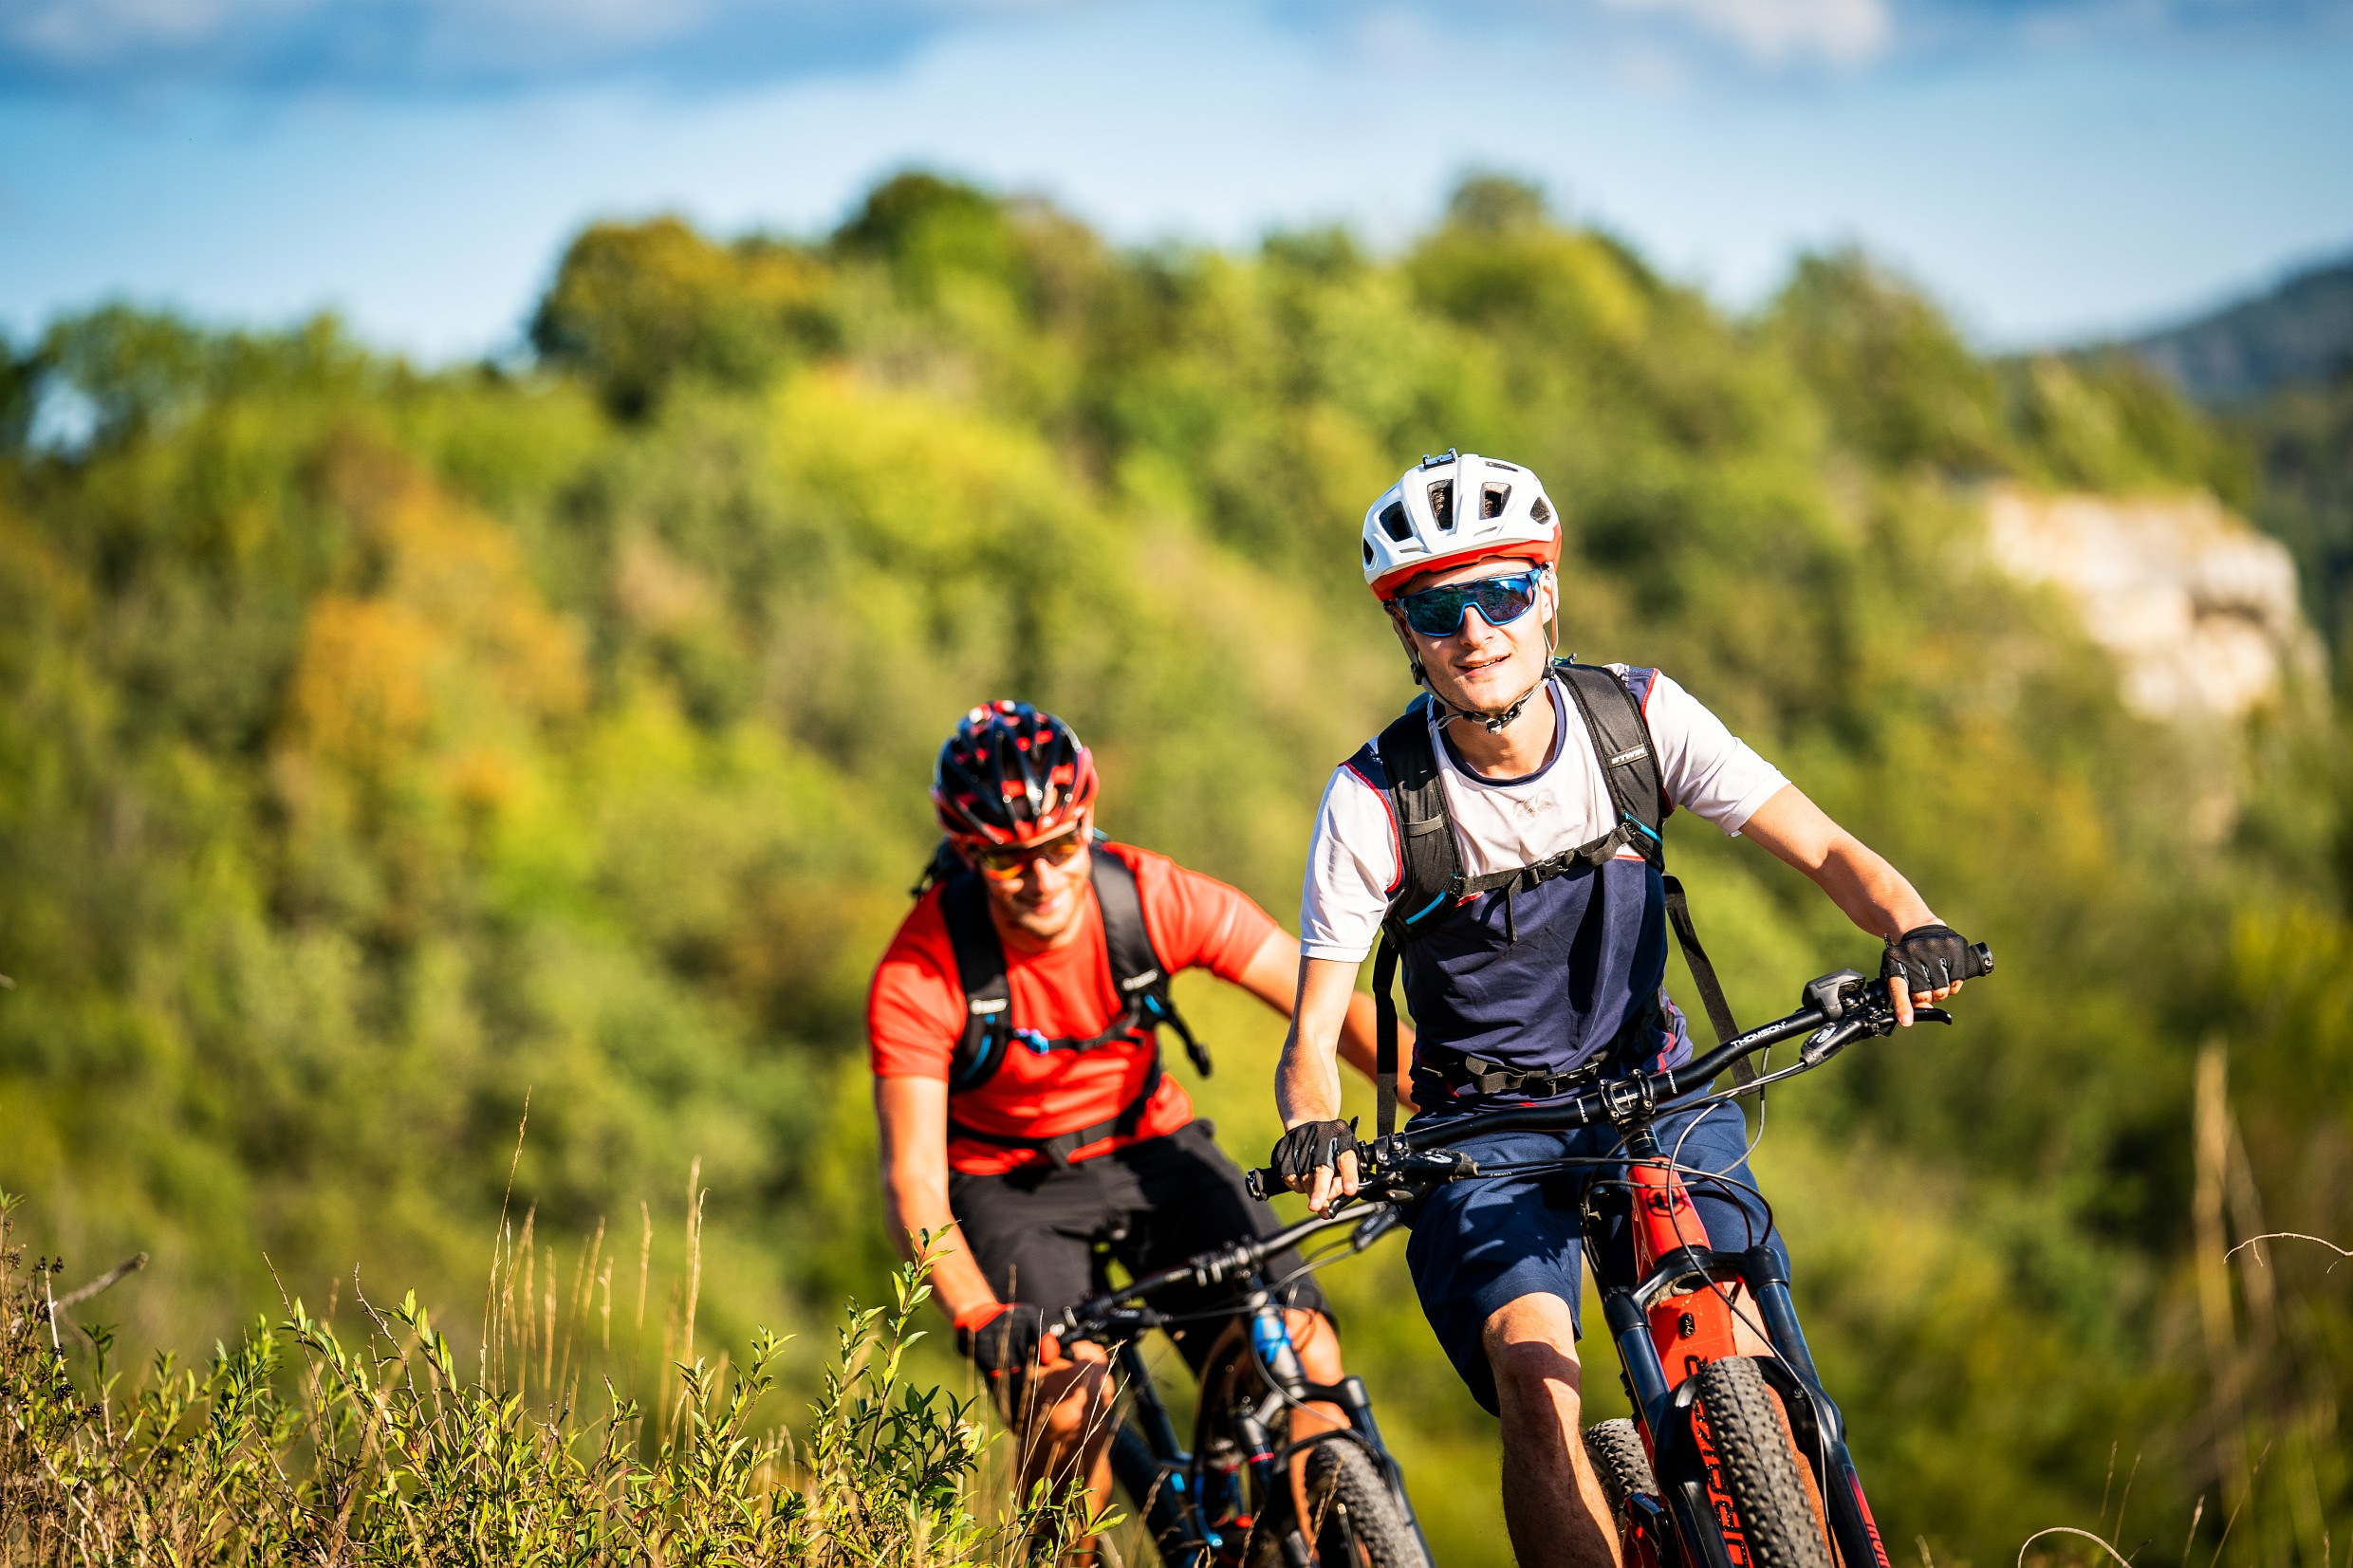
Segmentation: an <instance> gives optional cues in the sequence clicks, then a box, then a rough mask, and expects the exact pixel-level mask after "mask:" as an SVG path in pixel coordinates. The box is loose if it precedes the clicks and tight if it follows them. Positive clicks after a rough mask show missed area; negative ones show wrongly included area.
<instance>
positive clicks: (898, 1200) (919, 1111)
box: [874, 1078, 997, 1319]
mask: <svg viewBox="0 0 2353 1568" xmlns="http://www.w3.org/2000/svg"><path fill="white" fill-rule="evenodd" d="M874 1111H875V1118H876V1120H877V1121H878V1122H880V1125H881V1129H882V1202H883V1207H884V1208H886V1209H888V1210H889V1214H890V1227H891V1236H892V1238H893V1239H894V1240H895V1241H896V1242H897V1243H898V1244H899V1256H900V1257H902V1258H906V1259H909V1260H913V1259H914V1257H915V1238H916V1235H917V1233H919V1232H924V1231H928V1232H930V1233H931V1238H932V1246H931V1257H932V1290H933V1294H934V1297H935V1299H936V1300H937V1301H938V1302H939V1304H940V1306H941V1307H942V1308H944V1309H945V1310H946V1312H947V1314H948V1316H949V1317H950V1318H952V1319H953V1318H954V1317H956V1316H957V1315H958V1314H960V1313H962V1312H964V1311H965V1310H966V1309H968V1308H971V1307H975V1306H986V1305H987V1304H988V1303H990V1302H991V1301H995V1300H996V1299H997V1294H996V1292H995V1291H994V1290H992V1289H991V1288H990V1286H989V1281H988V1277H987V1276H986V1275H984V1274H982V1273H981V1271H980V1265H979V1264H975V1263H974V1262H973V1254H972V1251H971V1249H970V1248H968V1247H966V1246H965V1245H964V1243H963V1239H962V1238H961V1237H960V1236H959V1235H958V1234H957V1233H956V1231H955V1228H954V1227H955V1214H954V1210H953V1209H951V1208H949V1207H948V1085H947V1082H946V1081H945V1080H944V1079H936V1078H879V1079H875V1080H874Z"/></svg>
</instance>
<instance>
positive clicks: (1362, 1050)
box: [1237, 926, 1414, 1111]
mask: <svg viewBox="0 0 2353 1568" xmlns="http://www.w3.org/2000/svg"><path fill="white" fill-rule="evenodd" d="M1346 968H1347V970H1348V974H1349V977H1350V978H1349V982H1348V986H1349V995H1348V997H1347V999H1346V1000H1347V1010H1346V1012H1345V1013H1343V1015H1342V1017H1341V1023H1340V1059H1341V1060H1342V1061H1345V1062H1346V1063H1347V1064H1348V1065H1349V1066H1351V1067H1354V1068H1355V1069H1356V1070H1357V1071H1358V1072H1360V1073H1362V1074H1363V1075H1364V1076H1365V1077H1366V1078H1371V1077H1372V1076H1373V1061H1374V1055H1375V1049H1374V1047H1375V1045H1376V1040H1375V1035H1374V1029H1375V1024H1376V1015H1375V1013H1374V1010H1373V999H1372V998H1371V997H1369V996H1366V995H1365V994H1364V993H1363V992H1362V991H1359V990H1357V989H1356V981H1355V975H1356V966H1355V965H1353V964H1351V965H1348V966H1346ZM1237 984H1239V985H1240V986H1241V987H1242V988H1243V989H1244V990H1246V991H1248V992H1250V993H1251V995H1252V996H1254V997H1256V998H1258V1000H1259V1001H1261V1002H1264V1003H1265V1004H1266V1005H1268V1006H1269V1007H1272V1008H1273V1009H1274V1010H1275V1011H1276V1012H1278V1013H1281V1014H1282V1015H1283V1016H1284V1017H1285V1018H1288V1017H1290V1016H1291V1011H1292V1009H1293V1008H1294V1007H1295V1006H1296V1005H1298V995H1299V938H1298V937H1296V936H1293V935H1292V934H1291V933H1290V932H1287V931H1285V930H1283V929H1282V928H1281V927H1279V926H1278V927H1276V928H1275V929H1274V930H1273V931H1272V932H1269V933H1268V935H1267V940H1266V941H1265V942H1264V943H1263V944H1262V945H1261V946H1260V947H1259V949H1258V951H1257V954H1256V955H1255V956H1254V957H1252V958H1251V962H1250V968H1247V969H1245V970H1243V971H1242V974H1241V978H1240V980H1239V981H1238V982H1237ZM1413 1053H1414V1031H1413V1027H1412V1025H1410V1024H1406V1023H1405V1022H1404V1021H1403V1020H1401V1019H1400V1020H1399V1022H1398V1060H1399V1061H1400V1062H1402V1061H1411V1060H1412V1059H1413ZM1336 1081H1337V1079H1335V1082H1336ZM1398 1103H1399V1104H1400V1105H1402V1106H1404V1107H1405V1108H1406V1109H1407V1110H1409V1111H1410V1110H1412V1109H1413V1107H1414V1102H1413V1099H1412V1097H1411V1096H1409V1095H1408V1094H1407V1093H1406V1092H1405V1085H1404V1083H1403V1082H1402V1081H1400V1082H1399V1085H1398Z"/></svg>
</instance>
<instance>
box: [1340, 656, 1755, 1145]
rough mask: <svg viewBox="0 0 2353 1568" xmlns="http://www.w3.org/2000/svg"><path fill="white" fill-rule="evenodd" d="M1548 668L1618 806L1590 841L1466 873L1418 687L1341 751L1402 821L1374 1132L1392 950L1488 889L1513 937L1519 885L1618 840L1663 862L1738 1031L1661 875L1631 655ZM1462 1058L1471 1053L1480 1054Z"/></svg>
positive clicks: (1672, 914) (1596, 857) (1380, 978)
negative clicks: (1380, 725) (1395, 711)
mask: <svg viewBox="0 0 2353 1568" xmlns="http://www.w3.org/2000/svg"><path fill="white" fill-rule="evenodd" d="M1552 673H1554V674H1556V675H1558V676H1559V677H1560V678H1561V684H1562V685H1563V686H1564V687H1566V688H1567V690H1568V694H1569V698H1570V700H1571V702H1572V703H1573V705H1574V706H1575V708H1576V710H1577V713H1578V716H1579V717H1580V718H1582V719H1583V720H1584V727H1585V732H1586V733H1587V734H1588V735H1590V736H1591V737H1592V739H1593V753H1594V755H1595V756H1596V757H1598V758H1599V759H1600V760H1601V764H1602V776H1603V779H1604V780H1606V781H1607V783H1608V785H1609V796H1610V802H1611V804H1612V805H1613V806H1615V808H1616V810H1617V814H1618V821H1617V823H1616V824H1615V825H1614V826H1612V827H1611V829H1610V830H1609V831H1608V832H1607V833H1604V834H1603V835H1602V836H1601V837H1600V838H1598V839H1594V840H1593V841H1592V842H1591V843H1587V844H1580V845H1578V846H1577V847H1576V848H1574V849H1567V850H1563V851H1562V852H1561V853H1560V854H1558V855H1554V856H1551V857H1548V858H1546V859H1543V860H1539V861H1537V862H1535V863H1534V864H1533V865H1525V866H1520V867H1517V868H1515V869H1513V870H1510V871H1496V872H1489V873H1487V874H1486V875H1485V876H1467V875H1465V874H1464V871H1463V865H1462V849H1461V846H1460V845H1459V844H1458V843H1457V842H1456V841H1455V839H1454V816H1453V813H1451V812H1450V811H1449V810H1448V809H1447V805H1446V790H1445V787H1444V785H1443V784H1441V782H1440V779H1439V767H1438V758H1437V747H1436V744H1435V743H1434V741H1433V739H1432V736H1431V733H1430V720H1429V702H1430V699H1429V697H1428V696H1427V694H1424V695H1422V696H1417V697H1416V698H1415V699H1414V701H1413V703H1412V705H1411V706H1409V707H1408V708H1407V709H1406V710H1405V711H1404V712H1403V713H1402V714H1400V715H1399V716H1398V717H1397V718H1396V719H1394V720H1392V721H1391V722H1390V725H1389V727H1388V728H1387V729H1383V730H1382V731H1381V732H1380V738H1379V739H1378V740H1376V741H1372V742H1369V743H1367V744H1366V745H1365V746H1363V747H1361V748H1359V750H1358V751H1357V753H1356V755H1355V756H1353V757H1351V758H1349V759H1348V765H1347V766H1349V767H1350V768H1351V769H1353V770H1354V771H1355V772H1356V773H1357V774H1358V775H1360V776H1361V777H1362V778H1363V779H1364V780H1365V782H1367V783H1368V784H1372V785H1373V787H1374V788H1376V789H1379V790H1380V791H1381V792H1382V793H1383V794H1384V795H1385V796H1387V798H1388V802H1389V813H1390V817H1391V819H1392V820H1393V821H1395V822H1396V823H1397V830H1398V885H1397V888H1396V891H1395V892H1393V893H1392V894H1391V895H1389V908H1388V913H1386V914H1385V915H1383V916H1382V918H1381V923H1380V947H1379V949H1378V950H1376V952H1375V955H1374V959H1373V1003H1374V1009H1375V1018H1376V1020H1377V1021H1378V1028H1377V1031H1376V1035H1375V1051H1374V1069H1375V1073H1374V1081H1375V1083H1376V1085H1377V1086H1378V1090H1379V1116H1378V1125H1379V1131H1380V1135H1381V1136H1384V1137H1385V1136H1387V1135H1388V1134H1390V1133H1392V1132H1394V1131H1395V1130H1396V1128H1397V1075H1398V1015H1397V1000H1396V998H1395V996H1394V995H1393V994H1392V992H1391V987H1392V986H1393V984H1394V983H1395V980H1396V976H1397V967H1398V955H1399V952H1401V951H1402V950H1403V949H1404V948H1405V946H1406V944H1408V943H1411V942H1415V941H1417V940H1419V939H1420V936H1421V934H1422V933H1423V932H1425V931H1427V930H1428V929H1429V927H1430V924H1431V923H1432V922H1433V921H1435V920H1436V919H1437V918H1438V917H1439V916H1440V915H1442V914H1443V913H1445V912H1446V911H1447V910H1449V909H1451V908H1453V907H1454V906H1455V905H1457V904H1461V903H1464V902H1466V901H1468V900H1470V899H1472V898H1475V897H1477V896H1478V895H1481V894H1485V893H1495V892H1501V893H1502V894H1503V895H1504V926H1505V930H1506V932H1508V933H1509V934H1510V939H1511V940H1515V941H1516V940H1517V939H1518V934H1519V933H1518V928H1517V927H1516V926H1515V925H1514V924H1513V922H1512V916H1511V895H1513V894H1514V893H1515V892H1526V891H1527V890H1529V889H1530V888H1533V887H1535V886H1536V885H1537V884H1539V883H1541V882H1546V881H1548V880H1550V879H1551V878H1553V877H1555V876H1565V875H1566V874H1567V873H1569V872H1571V871H1574V870H1577V869H1579V868H1581V867H1587V866H1600V865H1603V864H1604V863H1605V862H1607V861H1609V860H1611V859H1613V858H1616V857H1617V855H1618V852H1619V851H1620V850H1621V849H1624V848H1632V849H1634V850H1636V851H1638V852H1639V853H1640V855H1641V857H1642V858H1643V859H1645V860H1647V861H1648V862H1649V863H1650V864H1651V866H1652V867H1653V868H1654V869H1656V870H1658V872H1659V873H1660V877H1661V880H1662V882H1663V883H1664V886H1665V892H1666V907H1667V919H1668V921H1669V923H1670V924H1672V925H1673V926H1674V928H1675V938H1676V942H1677V945H1678V946H1680V947H1681V948H1682V950H1683V958H1684V961H1685V962H1686V963H1687V964H1689V965H1690V966H1691V971H1692V978H1693V980H1694V981H1695V982H1696V983H1697V984H1698V987H1699V996H1700V1000H1701V1001H1702V1002H1703V1003H1705V1004H1706V1005H1707V1009H1708V1022H1709V1024H1711V1025H1713V1026H1714V1029H1715V1032H1716V1036H1717V1038H1718V1039H1720V1040H1730V1039H1732V1036H1733V1035H1735V1034H1737V1033H1738V1032H1739V1029H1738V1026H1737V1025H1735V1024H1733V1022H1732V1008H1731V1006H1730V1005H1727V1004H1726V1002H1725V1000H1724V989H1723V987H1721V986H1720V985H1718V984H1717V982H1716V978H1715V968H1714V965H1712V964H1711V963H1709V962H1708V954H1707V951H1706V950H1705V949H1703V948H1701V947H1700V945H1699V934H1698V932H1697V931H1696V930H1695V929H1694V927H1693V925H1692V918H1691V906H1690V904H1689V902H1688V901H1687V900H1686V899H1685V897H1684V895H1683V884H1682V883H1681V882H1680V881H1678V880H1677V879H1676V878H1675V877H1673V876H1666V875H1665V871H1666V842H1665V840H1664V839H1661V838H1660V837H1659V829H1660V827H1661V826H1662V825H1663V824H1664V822H1665V821H1666V817H1667V813H1668V812H1669V811H1670V810H1671V809H1672V807H1671V806H1670V805H1669V804H1668V802H1667V798H1666V789H1665V785H1664V784H1663V782H1662V780H1661V778H1660V774H1659V768H1658V748H1657V747H1655V746H1654V745H1653V744H1652V742H1651V734H1650V721H1649V720H1647V719H1646V718H1644V717H1643V716H1642V708H1641V704H1640V702H1638V701H1637V700H1636V699H1635V695H1634V692H1633V690H1632V689H1631V687H1630V686H1629V684H1628V671H1627V669H1626V667H1625V666H1624V665H1591V664H1577V663H1573V662H1571V661H1570V660H1568V659H1558V660H1555V661H1554V663H1553V666H1552ZM1465 1060H1466V1061H1472V1062H1474V1063H1475V1062H1476V1061H1477V1059H1475V1058H1467V1059H1465ZM1479 1065H1486V1064H1483V1063H1481V1064H1479ZM1476 1076H1477V1075H1476V1074H1475V1073H1474V1074H1473V1077H1474V1078H1475V1077H1476ZM1732 1076H1733V1077H1734V1079H1737V1080H1738V1081H1739V1082H1740V1083H1742V1084H1744V1085H1745V1084H1746V1083H1748V1082H1749V1080H1750V1079H1752V1078H1754V1077H1755V1069H1754V1068H1752V1067H1751V1066H1750V1065H1749V1063H1748V1062H1747V1061H1741V1062H1739V1063H1738V1064H1736V1065H1735V1066H1734V1068H1733V1073H1732Z"/></svg>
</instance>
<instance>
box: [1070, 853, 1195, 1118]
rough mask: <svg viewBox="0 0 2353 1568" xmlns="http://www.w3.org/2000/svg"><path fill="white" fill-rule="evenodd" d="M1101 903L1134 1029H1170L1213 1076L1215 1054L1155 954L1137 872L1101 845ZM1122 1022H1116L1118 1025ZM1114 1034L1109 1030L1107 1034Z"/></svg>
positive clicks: (1097, 861) (1116, 981)
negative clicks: (1199, 1036) (1198, 1036)
mask: <svg viewBox="0 0 2353 1568" xmlns="http://www.w3.org/2000/svg"><path fill="white" fill-rule="evenodd" d="M1094 867H1095V870H1094V881H1095V902H1096V903H1097V904H1098V905H1099V906H1101V908H1102V923H1103V950H1104V952H1105V953H1106V954H1107V955H1108V956H1109V958H1110V961H1111V980H1112V984H1113V985H1114V986H1116V987H1118V988H1119V993H1120V999H1121V1001H1122V1002H1124V1003H1125V1004H1126V1008H1125V1014H1126V1017H1127V1018H1128V1019H1129V1020H1131V1021H1132V1023H1133V1024H1134V1025H1135V1026H1138V1027H1142V1028H1147V1029H1149V1028H1154V1027H1157V1026H1158V1025H1159V1024H1167V1025H1168V1026H1169V1027H1170V1028H1172V1029H1175V1030H1176V1031H1177V1038H1178V1039H1179V1040H1182V1041H1183V1042H1185V1055H1186V1056H1187V1057H1188V1058H1190V1059H1191V1061H1192V1062H1193V1066H1194V1070H1195V1072H1197V1073H1199V1074H1200V1075H1201V1076H1202V1077H1203V1078H1207V1077H1209V1074H1210V1060H1209V1049H1208V1047H1206V1046H1204V1045H1203V1044H1202V1043H1201V1042H1199V1041H1197V1040H1195V1038H1194V1037H1193V1030H1192V1028H1191V1027H1190V1026H1189V1025H1188V1024H1186V1023H1185V1020H1184V1015H1183V1014H1181V1013H1179V1012H1178V1011H1177V1004H1176V1002H1175V1001H1174V1000H1172V999H1171V998H1170V996H1169V989H1168V982H1169V975H1168V968H1167V966H1165V965H1164V964H1162V963H1161V962H1160V955H1159V954H1158V952H1157V951H1155V950H1153V946H1152V932H1150V931H1149V930H1148V929H1147V928H1146V927H1145V925H1144V901H1143V894H1142V892H1141V890H1139V888H1138V887H1137V885H1136V871H1135V868H1134V867H1132V866H1130V865H1129V864H1128V863H1127V862H1126V861H1125V860H1123V859H1121V858H1120V857H1118V856H1117V855H1113V854H1111V853H1109V852H1108V851H1106V850H1105V849H1104V848H1103V847H1102V844H1101V842H1100V841H1099V842H1098V843H1097V845H1096V848H1095V855H1094ZM1118 1022H1119V1021H1117V1020H1115V1021H1114V1024H1115V1026H1116V1024H1118ZM1112 1032H1113V1031H1106V1034H1109V1033H1112Z"/></svg>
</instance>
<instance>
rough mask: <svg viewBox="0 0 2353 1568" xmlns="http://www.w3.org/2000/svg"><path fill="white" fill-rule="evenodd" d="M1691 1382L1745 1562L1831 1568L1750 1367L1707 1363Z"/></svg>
mask: <svg viewBox="0 0 2353 1568" xmlns="http://www.w3.org/2000/svg"><path fill="white" fill-rule="evenodd" d="M1694 1380H1695V1382H1696V1383H1697V1385H1698V1391H1697V1397H1698V1403H1699V1409H1700V1411H1701V1413H1703V1414H1704V1415H1705V1416H1706V1418H1707V1423H1708V1430H1709V1431H1710V1432H1711V1433H1712V1434H1713V1435H1714V1439H1715V1449H1716V1454H1717V1458H1718V1462H1719V1463H1720V1464H1721V1465H1722V1466H1723V1472H1724V1485H1725V1489H1726V1490H1728V1491H1729V1492H1731V1493H1732V1505H1733V1506H1734V1507H1735V1508H1737V1509H1738V1510H1739V1513H1740V1524H1741V1529H1742V1531H1743V1532H1744V1533H1745V1534H1746V1535H1747V1537H1748V1540H1749V1555H1750V1560H1751V1561H1752V1562H1754V1563H1755V1564H1756V1565H1757V1568H1831V1562H1832V1559H1831V1555H1830V1547H1829V1543H1828V1542H1827V1541H1826V1540H1824V1539H1823V1535H1822V1529H1821V1526H1820V1525H1819V1523H1818V1522H1817V1520H1816V1515H1815V1512H1814V1505H1813V1502H1812V1499H1811V1497H1810V1495H1809V1494H1808V1492H1807V1489H1806V1469H1805V1466H1806V1461H1805V1460H1804V1459H1803V1458H1802V1457H1800V1455H1799V1454H1798V1451H1797V1447H1796V1444H1795V1443H1794V1442H1793V1441H1792V1440H1791V1438H1790V1435H1789V1424H1788V1420H1787V1418H1785V1417H1784V1416H1783V1414H1782V1413H1781V1402H1780V1401H1779V1400H1778V1399H1776V1398H1774V1397H1773V1393H1772V1390H1771V1389H1770V1388H1769V1387H1768V1386H1767V1384H1766V1382H1765V1374H1763V1373H1760V1372H1758V1371H1757V1370H1756V1363H1755V1361H1753V1360H1752V1359H1751V1358H1749V1357H1747V1356H1734V1357H1732V1359H1729V1360H1723V1361H1711V1362H1709V1363H1708V1364H1707V1365H1706V1366H1704V1367H1702V1368H1700V1369H1699V1371H1698V1372H1697V1373H1696V1374H1694Z"/></svg>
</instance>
